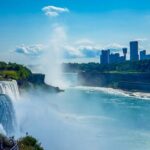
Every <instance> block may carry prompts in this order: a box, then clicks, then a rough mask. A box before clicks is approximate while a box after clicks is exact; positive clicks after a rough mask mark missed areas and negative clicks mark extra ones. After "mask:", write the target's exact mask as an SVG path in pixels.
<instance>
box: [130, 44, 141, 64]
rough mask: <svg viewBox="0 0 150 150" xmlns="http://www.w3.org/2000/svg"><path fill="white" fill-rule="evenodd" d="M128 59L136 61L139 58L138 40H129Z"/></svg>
mask: <svg viewBox="0 0 150 150" xmlns="http://www.w3.org/2000/svg"><path fill="white" fill-rule="evenodd" d="M130 60H131V61H138V60H139V54H138V41H131V42H130Z"/></svg>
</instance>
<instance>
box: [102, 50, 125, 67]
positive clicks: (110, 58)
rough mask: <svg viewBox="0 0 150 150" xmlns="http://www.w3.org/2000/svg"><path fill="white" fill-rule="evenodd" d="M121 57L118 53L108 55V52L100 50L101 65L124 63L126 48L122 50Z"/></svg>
mask: <svg viewBox="0 0 150 150" xmlns="http://www.w3.org/2000/svg"><path fill="white" fill-rule="evenodd" d="M122 51H123V56H120V54H119V53H110V50H102V53H101V56H100V58H101V64H112V63H121V62H125V61H126V55H127V48H123V49H122Z"/></svg>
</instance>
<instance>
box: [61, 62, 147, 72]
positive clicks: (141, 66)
mask: <svg viewBox="0 0 150 150" xmlns="http://www.w3.org/2000/svg"><path fill="white" fill-rule="evenodd" d="M63 67H64V70H65V71H66V72H81V71H82V72H83V71H84V72H95V73H96V72H97V73H149V72H150V60H142V61H132V62H131V61H126V62H124V63H117V64H106V65H103V64H99V63H88V64H78V63H68V64H63Z"/></svg>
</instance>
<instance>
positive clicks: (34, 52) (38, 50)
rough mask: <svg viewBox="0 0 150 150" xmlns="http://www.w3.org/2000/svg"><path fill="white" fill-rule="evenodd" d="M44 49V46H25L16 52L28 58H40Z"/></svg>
mask: <svg viewBox="0 0 150 150" xmlns="http://www.w3.org/2000/svg"><path fill="white" fill-rule="evenodd" d="M43 49H44V46H43V45H41V44H37V45H32V46H26V45H24V44H23V45H21V46H18V47H17V48H16V49H15V52H16V53H20V54H24V55H28V56H39V55H40V54H42V52H43Z"/></svg>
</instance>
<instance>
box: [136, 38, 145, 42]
mask: <svg viewBox="0 0 150 150" xmlns="http://www.w3.org/2000/svg"><path fill="white" fill-rule="evenodd" d="M135 41H139V42H146V41H148V39H147V38H136V39H135Z"/></svg>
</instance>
